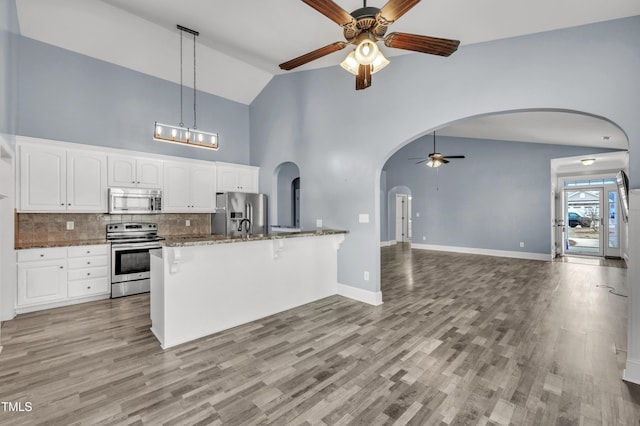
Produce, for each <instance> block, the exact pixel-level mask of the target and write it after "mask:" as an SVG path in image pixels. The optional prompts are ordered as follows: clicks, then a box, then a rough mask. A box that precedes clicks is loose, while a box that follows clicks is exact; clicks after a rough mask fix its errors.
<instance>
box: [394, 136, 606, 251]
mask: <svg viewBox="0 0 640 426" xmlns="http://www.w3.org/2000/svg"><path fill="white" fill-rule="evenodd" d="M437 143H438V151H439V152H442V153H443V154H445V155H447V154H450V155H465V156H466V158H465V159H458V160H451V162H450V163H449V164H446V165H444V166H442V167H439V168H437V169H431V168H429V167H426V166H425V165H424V163H422V164H419V165H416V164H415V163H416V161H415V160H413V161H409V160H408V158H413V157H425V156H426V155H427V153H429V152H431V151H433V145H432V144H433V138H432V136H431V135H427V136H423V137H422V138H420V139H418V140H416V141H415V142H413V143H410V144H409V145H406V146H404V147H403V148H402V149H400V150H399V151H398V152H396V153H395V154H394V155H393V156H392V157H391V158H390V159H389V161H387V163H386V164H385V167H384V170H385V171H386V177H387V182H386V185H387V187H389V188H393V187H397V186H401V185H405V186H407V187H408V188H409V189H410V190H411V195H412V197H413V199H412V203H413V206H412V207H413V208H412V209H413V212H412V218H413V238H412V241H413V242H414V243H417V244H432V245H442V246H453V247H468V248H478V249H491V250H506V251H522V252H528V253H542V254H550V253H551V237H550V233H551V222H550V221H551V198H550V191H551V169H550V160H551V159H552V158H562V157H572V156H578V155H582V154H595V153H600V152H607V151H606V150H602V149H593V148H584V147H569V146H562V145H544V144H535V143H519V142H508V141H493V140H486V139H466V138H450V137H441V136H438V139H437ZM393 197H394V198H393V199H392V198H391V197H389V198H385V199H388V200H389V205H388V207H389V213H390V214H389V215H390V219H389V222H388V223H387V224H386V227H387V230H388V240H395V239H396V238H395V215H394V217H391V213H395V210H394V208H395V206H394V204H393V200H394V199H395V195H394V196H393ZM385 208H387V207H385ZM417 214H419V216H418V215H417ZM383 226H384V225H383ZM381 234H382V232H381ZM381 239H382V241H385V239H383V238H382V236H381ZM521 241H522V242H524V243H525V247H524V248H521V247H520V245H519V244H520V242H521Z"/></svg>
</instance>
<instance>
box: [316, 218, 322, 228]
mask: <svg viewBox="0 0 640 426" xmlns="http://www.w3.org/2000/svg"><path fill="white" fill-rule="evenodd" d="M316 228H322V219H316Z"/></svg>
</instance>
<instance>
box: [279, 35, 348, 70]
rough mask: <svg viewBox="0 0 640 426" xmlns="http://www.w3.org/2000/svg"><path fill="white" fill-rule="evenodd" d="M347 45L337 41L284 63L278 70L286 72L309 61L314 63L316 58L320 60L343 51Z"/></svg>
mask: <svg viewBox="0 0 640 426" xmlns="http://www.w3.org/2000/svg"><path fill="white" fill-rule="evenodd" d="M346 45H347V43H345V42H343V41H337V42H335V43H332V44H329V45H327V46H324V47H321V48H320V49H316V50H314V51H313V52H309V53H305V54H304V55H302V56H298V57H297V58H295V59H292V60H290V61H287V62H284V63H282V64H280V68H281V69H283V70H286V71H289V70H292V69H294V68H297V67H299V66H300V65H304V64H306V63H309V62H311V61H315V60H316V59H318V58H322V57H323V56H326V55H328V54H329V53H333V52H337V51H338V50H342V49H344V47H345V46H346Z"/></svg>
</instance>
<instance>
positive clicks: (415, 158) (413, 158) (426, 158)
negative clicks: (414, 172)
mask: <svg viewBox="0 0 640 426" xmlns="http://www.w3.org/2000/svg"><path fill="white" fill-rule="evenodd" d="M428 159H429V157H411V158H407V160H428Z"/></svg>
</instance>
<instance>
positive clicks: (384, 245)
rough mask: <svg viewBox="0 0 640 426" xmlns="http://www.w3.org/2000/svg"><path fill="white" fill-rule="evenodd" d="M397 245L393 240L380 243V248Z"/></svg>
mask: <svg viewBox="0 0 640 426" xmlns="http://www.w3.org/2000/svg"><path fill="white" fill-rule="evenodd" d="M395 243H396V241H395V240H391V241H380V247H389V246H392V245H394V244H395Z"/></svg>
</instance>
